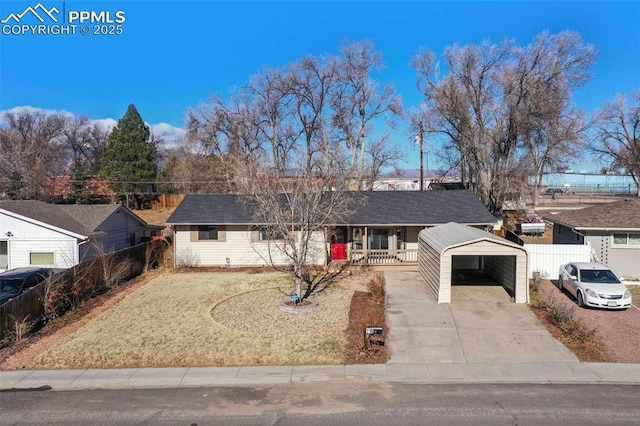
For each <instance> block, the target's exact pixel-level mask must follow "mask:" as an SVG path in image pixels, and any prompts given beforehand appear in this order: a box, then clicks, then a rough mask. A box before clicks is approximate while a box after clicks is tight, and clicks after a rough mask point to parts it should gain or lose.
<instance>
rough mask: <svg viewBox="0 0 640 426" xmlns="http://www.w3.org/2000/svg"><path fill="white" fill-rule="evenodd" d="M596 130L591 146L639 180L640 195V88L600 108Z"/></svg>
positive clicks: (595, 120) (596, 152) (595, 119)
mask: <svg viewBox="0 0 640 426" xmlns="http://www.w3.org/2000/svg"><path fill="white" fill-rule="evenodd" d="M593 121H594V126H595V134H594V137H593V139H592V141H591V143H590V148H591V150H592V151H593V152H594V153H595V154H596V155H597V156H598V157H599V158H601V159H608V160H609V162H610V168H611V169H618V168H621V169H624V170H625V171H626V172H627V173H629V175H631V178H632V179H633V182H634V183H635V184H636V188H638V190H637V195H638V196H640V91H638V92H635V93H634V94H633V95H632V96H631V102H629V100H628V98H627V96H626V95H618V96H617V97H616V99H615V100H614V101H612V102H611V101H609V102H606V103H605V104H604V106H603V107H602V108H601V109H599V110H598V111H597V112H596V113H595V115H594V118H593Z"/></svg>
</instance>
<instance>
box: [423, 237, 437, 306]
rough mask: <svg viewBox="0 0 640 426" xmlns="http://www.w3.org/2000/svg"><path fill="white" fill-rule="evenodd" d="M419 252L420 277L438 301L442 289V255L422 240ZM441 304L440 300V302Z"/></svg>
mask: <svg viewBox="0 0 640 426" xmlns="http://www.w3.org/2000/svg"><path fill="white" fill-rule="evenodd" d="M418 244H419V250H418V277H420V279H421V280H422V281H423V282H424V284H425V286H426V287H427V289H428V290H429V291H430V292H431V294H433V297H435V298H436V300H438V291H439V289H440V253H437V252H436V250H435V249H434V248H433V247H431V246H430V245H428V244H427V243H426V242H425V241H424V240H422V239H420V242H419V243H418ZM438 302H439V300H438Z"/></svg>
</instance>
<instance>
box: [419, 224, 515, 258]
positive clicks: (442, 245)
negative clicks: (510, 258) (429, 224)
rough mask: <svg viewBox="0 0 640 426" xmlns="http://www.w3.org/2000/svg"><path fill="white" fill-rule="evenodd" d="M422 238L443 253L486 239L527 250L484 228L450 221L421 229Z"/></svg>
mask: <svg viewBox="0 0 640 426" xmlns="http://www.w3.org/2000/svg"><path fill="white" fill-rule="evenodd" d="M420 239H424V240H426V242H427V243H428V244H429V245H430V246H431V247H433V248H434V249H436V250H437V251H438V253H442V252H444V251H445V250H447V249H449V248H452V247H457V246H461V245H464V244H469V243H473V242H477V241H485V240H490V241H495V242H496V243H498V244H502V245H506V246H510V247H513V248H517V249H520V250H523V251H524V250H525V248H524V247H522V246H520V245H518V244H516V243H512V242H511V241H508V240H505V239H504V238H501V237H498V236H497V235H493V234H491V233H489V232H485V231H483V230H482V229H478V228H472V227H470V226H466V225H462V224H460V223H455V222H449V223H445V224H444V225H439V226H435V227H433V228H429V229H423V230H422V231H420Z"/></svg>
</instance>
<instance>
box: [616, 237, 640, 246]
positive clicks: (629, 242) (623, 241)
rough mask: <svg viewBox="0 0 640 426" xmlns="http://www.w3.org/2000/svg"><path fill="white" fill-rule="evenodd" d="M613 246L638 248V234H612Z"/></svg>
mask: <svg viewBox="0 0 640 426" xmlns="http://www.w3.org/2000/svg"><path fill="white" fill-rule="evenodd" d="M613 244H614V245H617V246H636V247H640V234H613Z"/></svg>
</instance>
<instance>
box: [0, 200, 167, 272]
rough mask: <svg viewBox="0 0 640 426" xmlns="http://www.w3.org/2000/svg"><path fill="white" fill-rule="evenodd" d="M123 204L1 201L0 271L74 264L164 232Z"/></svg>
mask: <svg viewBox="0 0 640 426" xmlns="http://www.w3.org/2000/svg"><path fill="white" fill-rule="evenodd" d="M161 228H162V227H159V226H154V225H147V223H146V222H145V221H143V220H142V219H140V218H139V217H138V216H136V215H135V214H134V213H133V212H131V211H130V210H129V209H127V208H126V207H124V206H121V205H119V204H93V205H65V204H48V203H44V202H42V201H31V200H29V201H22V200H3V201H0V271H4V270H6V269H13V268H18V267H23V266H46V267H52V268H69V267H71V266H73V265H76V264H78V263H79V262H81V261H83V260H88V259H91V258H92V257H95V256H97V255H100V254H102V253H106V252H110V251H116V250H120V249H123V248H126V247H130V246H133V245H136V244H139V243H140V242H142V241H145V240H146V239H148V238H151V237H152V236H153V235H155V234H156V233H159V231H160V229H161Z"/></svg>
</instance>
